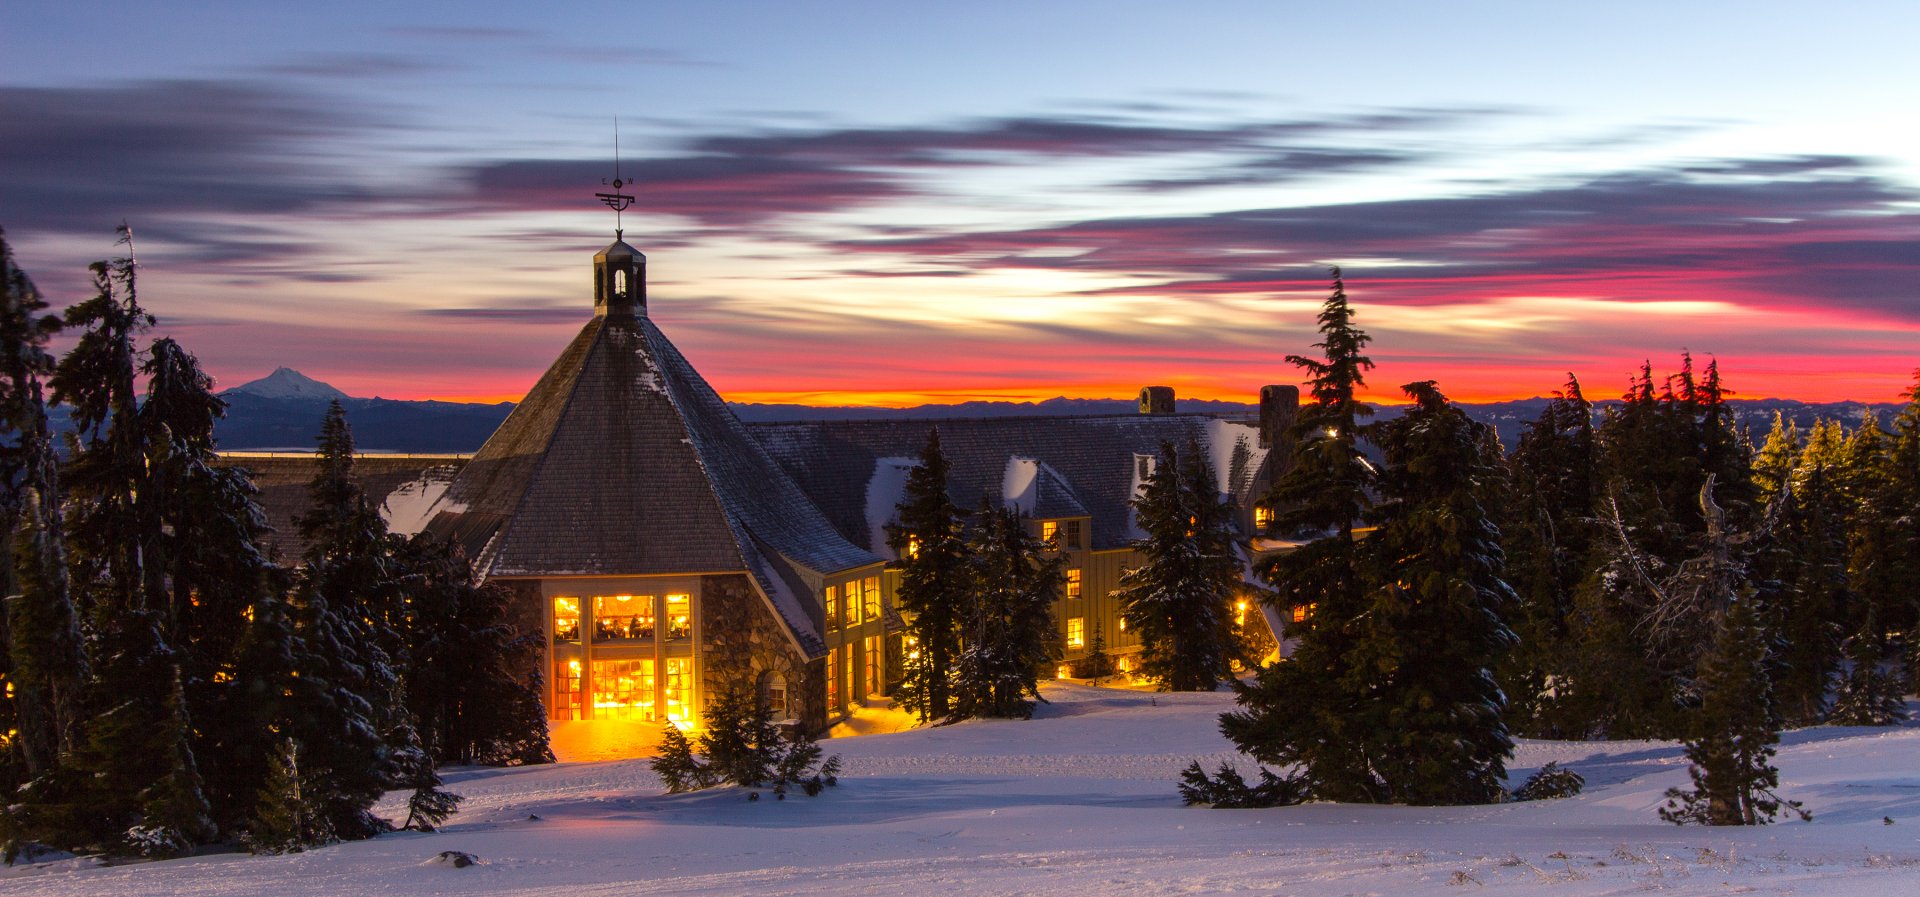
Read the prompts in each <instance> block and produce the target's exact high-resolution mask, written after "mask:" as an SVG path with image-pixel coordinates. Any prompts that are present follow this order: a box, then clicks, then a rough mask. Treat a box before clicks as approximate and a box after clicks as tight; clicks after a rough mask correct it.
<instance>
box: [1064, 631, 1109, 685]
mask: <svg viewBox="0 0 1920 897" xmlns="http://www.w3.org/2000/svg"><path fill="white" fill-rule="evenodd" d="M1114 672H1115V669H1114V665H1113V655H1111V654H1108V653H1107V637H1106V635H1105V634H1103V633H1102V632H1101V631H1100V630H1099V629H1098V628H1095V629H1094V630H1093V638H1091V639H1089V640H1088V641H1087V654H1086V656H1085V657H1082V658H1081V659H1080V662H1079V663H1077V664H1074V667H1073V674H1074V675H1075V676H1078V677H1079V678H1081V679H1085V680H1087V681H1088V682H1090V683H1092V684H1094V685H1099V684H1100V682H1101V680H1104V679H1106V678H1107V677H1108V676H1111V675H1113V674H1114Z"/></svg>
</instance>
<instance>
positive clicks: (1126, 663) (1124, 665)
mask: <svg viewBox="0 0 1920 897" xmlns="http://www.w3.org/2000/svg"><path fill="white" fill-rule="evenodd" d="M1120 672H1122V673H1131V672H1133V655H1131V654H1122V655H1120Z"/></svg>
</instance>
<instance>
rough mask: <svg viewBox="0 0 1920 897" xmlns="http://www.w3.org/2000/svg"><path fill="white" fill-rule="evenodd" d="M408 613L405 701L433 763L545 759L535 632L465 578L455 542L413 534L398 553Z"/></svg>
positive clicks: (549, 757) (497, 591) (505, 598)
mask: <svg viewBox="0 0 1920 897" xmlns="http://www.w3.org/2000/svg"><path fill="white" fill-rule="evenodd" d="M398 567H399V568H400V570H401V571H403V573H404V575H403V577H402V581H403V583H404V591H405V603H406V606H407V608H408V611H409V613H408V617H407V633H406V636H407V655H408V658H409V661H410V663H409V673H408V676H407V680H406V682H407V688H406V702H407V707H408V712H409V713H410V714H411V716H412V719H413V720H414V725H415V726H416V727H417V728H418V729H419V735H420V738H421V740H422V741H423V742H425V743H426V744H428V745H431V746H433V753H432V759H433V760H434V762H436V763H454V764H462V765H470V764H493V765H507V764H523V763H551V762H553V752H552V750H550V749H549V748H548V746H547V721H546V712H545V710H544V709H543V707H542V704H541V700H540V692H539V689H538V687H537V686H535V685H529V684H528V683H526V682H524V681H522V679H521V673H522V671H523V670H533V671H534V673H535V675H537V674H538V670H537V667H538V662H537V661H538V658H539V656H540V655H541V653H542V652H541V646H540V643H539V635H538V634H526V633H521V632H519V631H518V630H517V629H516V628H515V627H514V626H513V624H512V623H511V622H510V620H509V612H510V602H511V600H512V596H511V595H510V594H509V593H508V592H507V591H506V590H505V589H503V588H501V587H500V586H498V585H493V584H487V585H478V584H475V583H474V582H473V572H472V568H471V567H470V566H469V565H468V564H467V561H466V559H465V558H464V557H462V556H461V555H460V553H459V551H458V549H457V547H456V546H454V544H453V543H451V542H449V541H444V540H436V539H431V538H429V537H426V536H415V537H414V538H413V539H411V540H409V541H408V542H407V543H406V544H405V546H403V548H402V550H401V552H400V557H399V559H398Z"/></svg>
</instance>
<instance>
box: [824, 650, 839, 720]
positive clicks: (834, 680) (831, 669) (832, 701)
mask: <svg viewBox="0 0 1920 897" xmlns="http://www.w3.org/2000/svg"><path fill="white" fill-rule="evenodd" d="M839 711H840V652H838V651H828V652H827V712H828V713H838V712H839Z"/></svg>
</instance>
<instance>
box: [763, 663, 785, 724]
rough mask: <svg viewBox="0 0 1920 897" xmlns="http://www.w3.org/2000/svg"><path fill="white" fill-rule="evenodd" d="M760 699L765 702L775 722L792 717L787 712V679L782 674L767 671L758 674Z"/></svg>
mask: <svg viewBox="0 0 1920 897" xmlns="http://www.w3.org/2000/svg"><path fill="white" fill-rule="evenodd" d="M760 699H761V700H762V701H765V702H766V705H767V709H768V710H771V711H773V718H774V719H775V720H783V719H789V718H791V717H792V716H793V714H792V713H789V712H788V711H787V677H786V675H785V674H783V673H776V672H772V671H768V672H765V673H761V674H760Z"/></svg>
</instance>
